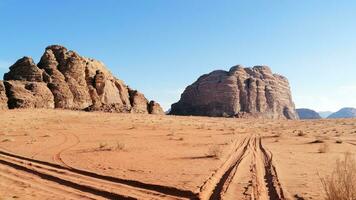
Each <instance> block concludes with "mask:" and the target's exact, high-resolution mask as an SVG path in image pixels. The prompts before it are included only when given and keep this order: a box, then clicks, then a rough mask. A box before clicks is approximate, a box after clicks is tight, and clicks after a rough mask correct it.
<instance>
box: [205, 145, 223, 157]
mask: <svg viewBox="0 0 356 200" xmlns="http://www.w3.org/2000/svg"><path fill="white" fill-rule="evenodd" d="M221 155H222V150H221V148H220V147H219V146H211V147H210V148H209V149H208V153H207V154H206V156H207V157H212V158H220V157H221Z"/></svg>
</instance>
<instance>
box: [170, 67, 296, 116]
mask: <svg viewBox="0 0 356 200" xmlns="http://www.w3.org/2000/svg"><path fill="white" fill-rule="evenodd" d="M170 114H173V115H198V116H216V117H219V116H226V117H242V118H244V117H254V118H269V119H298V114H297V113H296V111H295V106H294V103H293V101H292V96H291V92H290V88H289V83H288V80H287V79H286V78H285V77H283V76H281V75H277V74H273V73H272V71H271V70H270V68H269V67H266V66H255V67H253V68H244V67H242V66H240V65H238V66H234V67H232V68H231V69H230V70H229V71H223V70H217V71H213V72H211V73H209V74H205V75H203V76H201V77H200V78H199V79H198V80H197V81H196V82H194V83H193V84H192V85H190V86H188V87H187V88H186V89H185V91H184V92H183V94H182V95H181V99H180V100H179V102H177V103H175V104H173V105H172V108H171V112H170Z"/></svg>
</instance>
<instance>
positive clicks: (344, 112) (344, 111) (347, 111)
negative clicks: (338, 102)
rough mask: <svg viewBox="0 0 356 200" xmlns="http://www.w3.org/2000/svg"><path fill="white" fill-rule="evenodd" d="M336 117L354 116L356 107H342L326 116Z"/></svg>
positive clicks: (355, 116) (355, 115)
mask: <svg viewBox="0 0 356 200" xmlns="http://www.w3.org/2000/svg"><path fill="white" fill-rule="evenodd" d="M336 118H356V108H342V109H340V110H339V111H337V112H335V113H333V114H331V115H330V116H329V117H328V119H336Z"/></svg>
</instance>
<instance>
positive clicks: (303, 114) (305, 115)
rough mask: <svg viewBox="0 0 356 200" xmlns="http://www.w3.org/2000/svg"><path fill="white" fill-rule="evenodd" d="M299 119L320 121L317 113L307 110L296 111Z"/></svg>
mask: <svg viewBox="0 0 356 200" xmlns="http://www.w3.org/2000/svg"><path fill="white" fill-rule="evenodd" d="M297 113H298V115H299V119H321V117H320V115H319V113H317V112H315V111H314V110H311V109H307V108H299V109H297Z"/></svg>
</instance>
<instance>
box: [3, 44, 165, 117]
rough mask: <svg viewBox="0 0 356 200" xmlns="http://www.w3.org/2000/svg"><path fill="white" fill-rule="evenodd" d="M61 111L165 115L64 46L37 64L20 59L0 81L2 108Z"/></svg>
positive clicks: (97, 64) (56, 47)
mask: <svg viewBox="0 0 356 200" xmlns="http://www.w3.org/2000/svg"><path fill="white" fill-rule="evenodd" d="M4 108H10V109H13V108H60V109H74V110H87V111H95V110H98V111H106V112H126V113H152V114H164V112H163V110H162V108H161V107H160V105H159V104H158V103H156V102H154V101H151V102H149V101H148V100H147V99H146V98H145V96H144V95H143V94H141V93H140V92H138V91H136V90H133V89H131V88H129V87H128V86H127V85H125V84H124V82H123V81H121V80H119V79H117V78H115V77H114V76H113V75H112V74H111V72H110V71H109V70H108V69H107V68H106V67H105V65H104V64H103V63H102V62H100V61H97V60H94V59H90V58H85V57H82V56H80V55H79V54H77V53H76V52H74V51H69V50H67V49H66V48H65V47H63V46H59V45H52V46H49V47H47V48H46V50H45V52H44V54H43V55H42V57H41V60H40V62H39V63H38V64H37V65H36V64H35V63H34V61H33V60H32V59H31V58H29V57H23V58H21V59H19V60H18V61H17V62H16V63H15V64H13V65H12V66H11V67H10V71H9V72H8V73H6V74H5V75H4V81H3V82H2V81H0V109H4Z"/></svg>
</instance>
